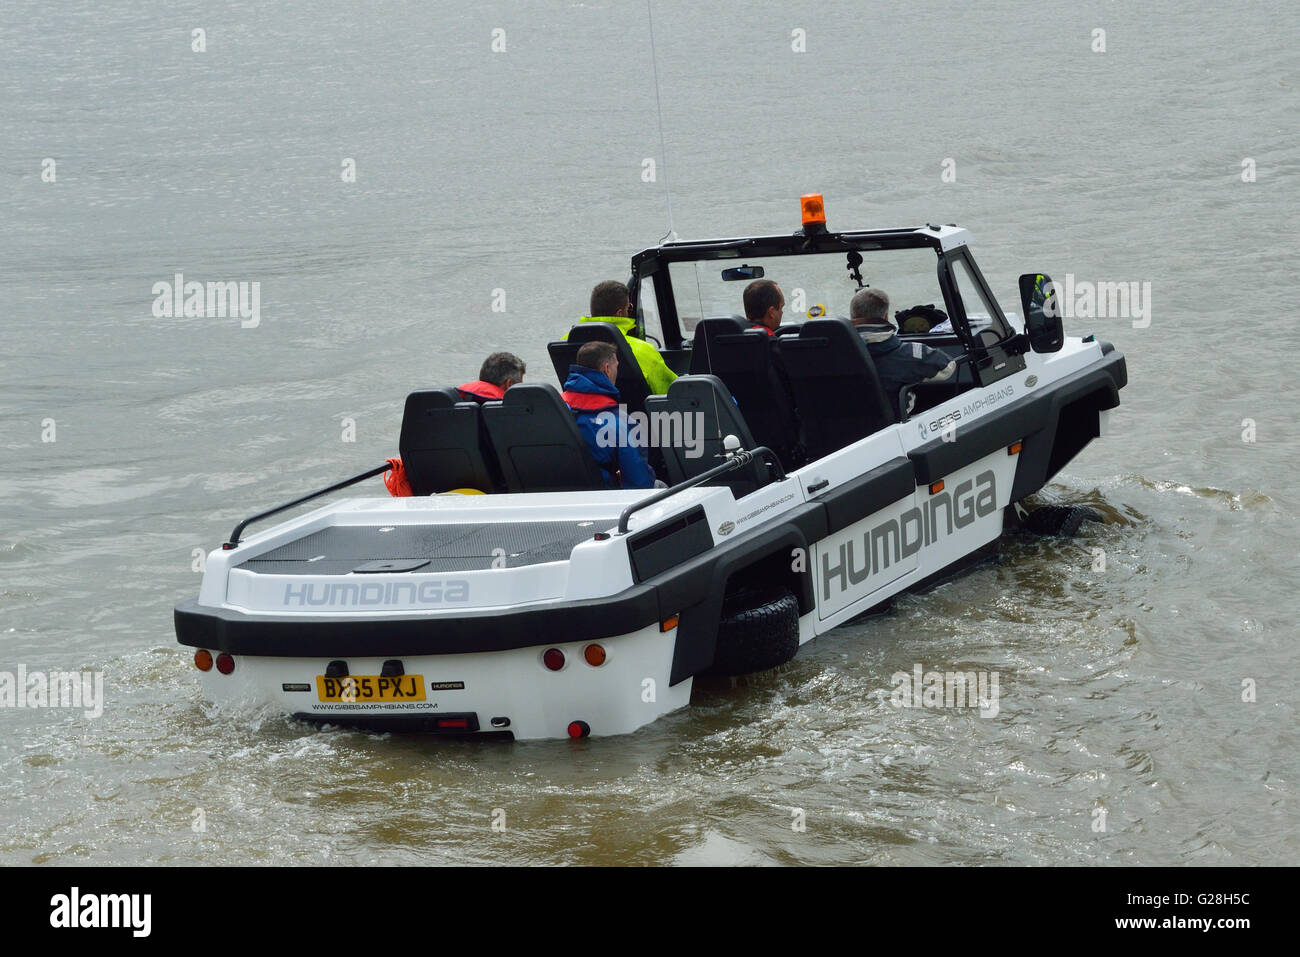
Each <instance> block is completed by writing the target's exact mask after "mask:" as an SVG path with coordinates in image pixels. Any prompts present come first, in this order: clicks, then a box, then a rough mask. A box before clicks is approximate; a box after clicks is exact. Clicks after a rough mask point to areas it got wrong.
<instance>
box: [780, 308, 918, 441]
mask: <svg viewBox="0 0 1300 957" xmlns="http://www.w3.org/2000/svg"><path fill="white" fill-rule="evenodd" d="M777 348H778V350H779V351H780V353H781V356H782V359H783V361H784V363H785V369H786V373H787V374H788V375H789V376H790V386H791V388H792V389H793V390H794V401H795V404H796V405H797V406H798V407H799V418H800V421H801V422H802V423H803V428H804V437H805V440H806V442H807V446H808V459H809V461H812V460H813V459H819V458H821V457H822V456H823V455H829V454H830V453H831V452H834V451H835V450H837V449H842V448H844V446H846V445H849V444H850V443H852V442H856V441H857V440H858V439H862V438H866V437H867V436H868V435H870V434H871V433H873V432H875V431H877V430H879V429H883V428H884V427H885V426H887V425H891V424H893V423H894V421H895V420H896V417H895V414H894V411H893V405H892V404H891V403H890V401H889V400H888V399H886V397H885V393H884V390H883V389H882V388H881V386H880V377H879V376H878V375H876V366H875V364H874V363H873V362H872V361H871V353H869V352H868V351H867V345H866V343H865V342H863V341H862V337H861V336H859V335H858V333H857V331H856V330H854V328H853V326H852V325H850V324H849V322H848V320H847V319H812V320H809V321H808V322H805V323H804V324H803V328H802V329H800V330H799V335H797V336H786V337H783V338H781V339H780V340H779V341H778V345H777Z"/></svg>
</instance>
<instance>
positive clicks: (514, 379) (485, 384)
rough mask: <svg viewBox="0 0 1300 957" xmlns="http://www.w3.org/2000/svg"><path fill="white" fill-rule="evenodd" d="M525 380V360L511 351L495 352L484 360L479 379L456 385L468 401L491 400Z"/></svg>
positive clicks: (463, 397)
mask: <svg viewBox="0 0 1300 957" xmlns="http://www.w3.org/2000/svg"><path fill="white" fill-rule="evenodd" d="M523 381H524V360H523V359H521V358H519V357H518V356H516V355H513V354H511V353H509V352H494V353H492V355H490V356H488V357H487V358H486V359H484V360H483V366H482V368H480V369H479V370H478V380H477V381H475V382H466V383H465V384H464V385H458V386H456V391H457V392H459V393H460V396H461V398H462V399H464V400H465V401H467V402H477V403H478V404H479V405H482V404H483V403H484V402H491V401H493V400H494V399H500V398H502V397H503V396H504V395H505V394H506V389H508V388H510V387H511V386H512V385H518V384H519V383H520V382H523Z"/></svg>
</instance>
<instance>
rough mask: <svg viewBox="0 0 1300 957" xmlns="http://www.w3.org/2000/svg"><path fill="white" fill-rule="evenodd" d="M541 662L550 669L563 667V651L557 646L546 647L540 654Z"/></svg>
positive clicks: (556, 669)
mask: <svg viewBox="0 0 1300 957" xmlns="http://www.w3.org/2000/svg"><path fill="white" fill-rule="evenodd" d="M542 664H544V665H546V667H547V668H549V669H550V670H551V671H559V670H560V669H561V668H563V667H564V652H562V651H561V650H560V649H559V648H547V649H546V652H545V653H544V654H543V655H542Z"/></svg>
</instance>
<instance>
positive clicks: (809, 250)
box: [628, 229, 1000, 349]
mask: <svg viewBox="0 0 1300 957" xmlns="http://www.w3.org/2000/svg"><path fill="white" fill-rule="evenodd" d="M925 248H929V249H931V250H932V251H933V252H934V253H935V260H936V265H935V269H936V275H937V279H938V283H939V288H940V290H941V291H942V293H943V298H944V305H945V307H946V311H947V312H948V316H949V318H950V319H951V320H952V323H953V328H954V330H957V336H958V338H959V339H960V340H961V341H962V342H963V344H965V345H966V347H967V348H968V349H969V348H971V345H972V336H971V333H970V329H969V326H968V323H967V321H966V315H965V312H964V311H963V310H962V308H961V300H960V298H959V297H957V296H956V295H955V294H954V292H953V289H952V285H951V280H950V277H949V275H948V269H947V266H946V260H945V252H944V249H943V245H942V243H941V240H940V236H939V235H938V234H937V232H936V234H934V235H931V234H928V233H927V232H925V231H923V230H917V229H906V230H898V229H881V230H864V231H858V232H843V233H830V232H827V233H814V234H813V235H810V236H809V235H805V234H804V233H803V232H802V231H800V232H797V233H794V234H792V235H786V236H755V237H748V238H743V237H742V238H736V239H714V240H705V241H702V242H677V243H665V244H663V245H662V246H653V247H651V248H649V249H644V250H642V251H641V252H639V253H637V254H636V255H635V256H633V257H632V276H631V279H630V280H629V282H628V286H629V289H631V290H633V296H632V302H633V304H634V306H635V305H636V304H637V303H638V300H639V294H640V287H641V284H642V283H644V282H651V283H653V285H654V291H655V301H656V305H657V307H658V313H659V327H660V329H661V331H662V333H663V336H664V348H665V349H681V348H685V347H687V346H688V343H687V342H686V341H684V339H683V336H682V330H681V323H680V320H679V318H678V311H677V301H676V299H675V298H674V293H673V287H672V280H671V278H670V276H669V273H668V266H669V264H671V263H682V262H701V261H717V260H733V259H734V260H743V259H745V258H746V257H748V258H769V257H770V258H777V257H781V256H806V255H826V254H833V253H844V254H846V255H847V253H849V252H850V251H853V250H856V251H858V252H861V253H863V254H864V256H863V258H864V260H867V261H868V262H869V257H870V254H871V253H872V252H875V251H878V250H886V249H925ZM865 266H866V262H864V267H865ZM993 302H994V304H995V305H996V300H993ZM998 308H999V311H1000V307H998ZM638 322H639V319H638Z"/></svg>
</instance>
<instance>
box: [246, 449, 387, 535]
mask: <svg viewBox="0 0 1300 957" xmlns="http://www.w3.org/2000/svg"><path fill="white" fill-rule="evenodd" d="M392 467H393V466H392V463H391V462H385V463H384V464H383V465H381V466H379V467H378V468H373V469H371V470H370V471H369V472H362V473H361V474H360V475H354V476H352V478H350V479H344V480H343V481H342V482H337V483H335V484H334V485H331V486H330V487H329V488H323V489H320V490H318V491H315V492H311V493H310V494H307V495H304V496H302V498H295V499H294V500H293V501H292V502H285V503H284V504H283V505H277V506H276V507H275V508H272V509H267V510H266V511H265V512H258V513H257V514H256V515H250V516H249V517H248V518H246V519H244V520H243V521H242V522H240V523H239V524H238V525H236V526H235V530H234V531H233V532H231V533H230V541H228V542H226V543H225V544H224V545H222V546H221V547H222V548H225V549H231V548H237V547H238V546H239V534H240V532H242V531H243V530H244V529H245V528H247V527H248V526H249V525H251V524H252V523H253V522H257V521H261V520H262V519H264V518H268V517H270V516H271V515H275V514H277V513H279V512H283V511H284V510H285V509H289V508H293V507H294V506H295V505H301V504H302V503H303V502H310V501H311V500H312V499H314V498H320V497H321V496H322V495H328V494H329V493H330V492H337V491H338V490H339V489H341V488H347V487H348V486H349V485H356V484H357V483H358V482H361V481H364V480H365V479H368V478H373V477H374V476H376V475H383V474H384V473H385V472H387V471H388V470H389V469H391V468H392Z"/></svg>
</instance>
